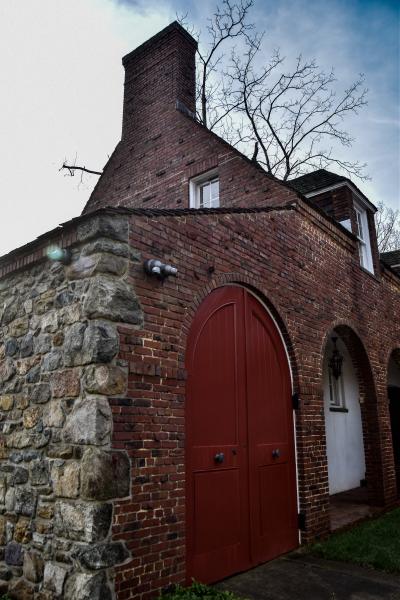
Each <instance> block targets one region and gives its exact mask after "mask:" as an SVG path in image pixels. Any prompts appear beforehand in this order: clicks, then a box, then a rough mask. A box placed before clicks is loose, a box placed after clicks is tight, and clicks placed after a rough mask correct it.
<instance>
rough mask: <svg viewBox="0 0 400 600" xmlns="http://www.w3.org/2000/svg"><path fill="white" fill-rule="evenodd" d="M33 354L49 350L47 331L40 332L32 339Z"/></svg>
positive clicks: (49, 338)
mask: <svg viewBox="0 0 400 600" xmlns="http://www.w3.org/2000/svg"><path fill="white" fill-rule="evenodd" d="M33 347H34V349H35V354H46V352H50V350H51V335H50V334H49V333H40V334H39V335H38V336H36V337H35V338H34V339H33Z"/></svg>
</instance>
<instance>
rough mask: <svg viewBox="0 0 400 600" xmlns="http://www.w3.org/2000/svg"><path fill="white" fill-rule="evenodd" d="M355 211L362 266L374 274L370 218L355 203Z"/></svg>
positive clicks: (363, 209)
mask: <svg viewBox="0 0 400 600" xmlns="http://www.w3.org/2000/svg"><path fill="white" fill-rule="evenodd" d="M354 211H355V213H356V226H357V230H356V232H355V233H356V235H357V237H358V248H359V253H360V265H361V266H362V267H363V268H364V269H366V270H367V271H370V272H371V273H373V272H374V267H373V263H372V253H371V242H370V239H369V228H368V216H367V211H366V210H365V208H363V207H362V206H361V205H359V204H356V203H354Z"/></svg>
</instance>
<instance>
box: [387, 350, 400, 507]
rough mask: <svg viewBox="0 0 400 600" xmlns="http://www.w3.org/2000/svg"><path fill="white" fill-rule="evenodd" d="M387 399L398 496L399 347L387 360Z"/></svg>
mask: <svg viewBox="0 0 400 600" xmlns="http://www.w3.org/2000/svg"><path fill="white" fill-rule="evenodd" d="M388 399H389V414H390V425H391V430H392V443H393V458H394V466H395V471H396V484H397V495H398V496H400V349H398V350H395V351H394V352H393V353H392V355H391V357H390V360H389V366H388Z"/></svg>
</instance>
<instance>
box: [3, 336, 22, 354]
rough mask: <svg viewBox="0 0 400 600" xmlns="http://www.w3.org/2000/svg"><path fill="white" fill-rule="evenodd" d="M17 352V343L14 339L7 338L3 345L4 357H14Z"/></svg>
mask: <svg viewBox="0 0 400 600" xmlns="http://www.w3.org/2000/svg"><path fill="white" fill-rule="evenodd" d="M18 351H19V342H18V340H16V339H15V338H9V339H8V340H6V343H5V345H4V353H5V355H6V356H14V355H15V354H17V352H18Z"/></svg>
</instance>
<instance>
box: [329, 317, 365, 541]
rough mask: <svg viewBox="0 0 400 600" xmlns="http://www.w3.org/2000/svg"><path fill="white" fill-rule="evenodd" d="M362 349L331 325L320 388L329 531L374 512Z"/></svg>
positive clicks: (352, 336) (343, 329) (351, 335)
mask: <svg viewBox="0 0 400 600" xmlns="http://www.w3.org/2000/svg"><path fill="white" fill-rule="evenodd" d="M367 370H368V364H367V359H366V354H365V350H364V349H363V347H362V344H361V342H360V340H359V339H358V338H357V336H356V335H355V334H354V332H352V331H351V330H350V328H348V327H346V326H341V327H338V328H336V329H335V330H334V331H333V332H332V334H331V335H330V337H329V339H328V342H327V344H326V348H325V353H324V362H323V389H324V414H325V434H326V453H327V462H328V479H329V496H330V525H331V530H336V529H340V528H343V527H345V526H347V525H349V524H351V523H354V522H356V521H359V520H362V519H364V518H366V517H368V516H370V515H372V514H373V509H372V507H371V503H370V493H369V492H370V490H369V489H368V487H367V486H368V485H369V486H370V487H373V486H374V481H372V480H371V477H370V481H368V476H367V471H368V465H367V460H366V453H365V445H367V446H368V444H366V433H367V432H366V431H365V428H367V423H366V412H367V411H366V410H365V403H366V401H368V398H369V397H370V396H371V394H372V393H373V391H372V390H371V389H370V388H369V387H368V386H369V385H370V382H369V381H367V379H368V378H367V377H366V373H367Z"/></svg>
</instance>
